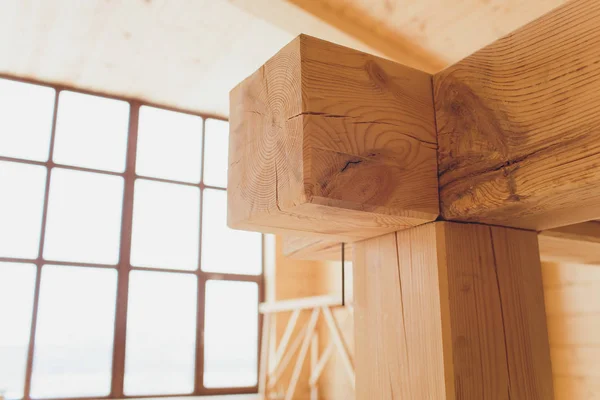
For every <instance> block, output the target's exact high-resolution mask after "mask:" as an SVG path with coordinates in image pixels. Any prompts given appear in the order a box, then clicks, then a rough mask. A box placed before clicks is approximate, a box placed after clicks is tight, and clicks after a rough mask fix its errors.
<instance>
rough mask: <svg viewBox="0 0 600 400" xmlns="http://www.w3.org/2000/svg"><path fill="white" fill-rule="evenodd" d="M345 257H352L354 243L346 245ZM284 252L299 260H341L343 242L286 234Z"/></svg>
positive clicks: (348, 258) (287, 255)
mask: <svg viewBox="0 0 600 400" xmlns="http://www.w3.org/2000/svg"><path fill="white" fill-rule="evenodd" d="M344 251H345V258H346V259H347V260H350V259H352V245H351V244H347V245H346V246H345V247H344ZM283 254H284V255H285V256H286V257H291V258H295V259H298V260H321V261H340V260H341V259H342V244H341V243H340V242H335V241H331V240H327V239H322V238H320V237H310V236H284V237H283Z"/></svg>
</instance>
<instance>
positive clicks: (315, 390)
mask: <svg viewBox="0 0 600 400" xmlns="http://www.w3.org/2000/svg"><path fill="white" fill-rule="evenodd" d="M318 361H319V335H318V333H317V332H315V333H313V337H312V339H311V340H310V375H311V376H312V374H313V373H314V372H315V369H316V368H317V362H318ZM309 386H310V400H319V387H318V386H317V383H316V382H315V383H309Z"/></svg>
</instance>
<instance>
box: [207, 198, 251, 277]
mask: <svg viewBox="0 0 600 400" xmlns="http://www.w3.org/2000/svg"><path fill="white" fill-rule="evenodd" d="M224 248H227V249H235V251H224ZM202 270H203V271H209V272H226V273H235V274H249V275H259V274H260V273H261V271H262V241H261V235H260V233H257V232H246V231H237V230H233V229H229V228H228V227H227V193H226V192H225V191H224V190H216V189H206V190H204V194H203V203H202Z"/></svg>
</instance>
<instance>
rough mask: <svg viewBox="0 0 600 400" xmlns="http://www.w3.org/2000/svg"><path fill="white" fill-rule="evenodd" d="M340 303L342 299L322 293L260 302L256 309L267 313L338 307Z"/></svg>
mask: <svg viewBox="0 0 600 400" xmlns="http://www.w3.org/2000/svg"><path fill="white" fill-rule="evenodd" d="M341 305H342V299H339V298H337V297H335V296H328V295H324V296H312V297H303V298H300V299H289V300H280V301H272V302H266V303H261V304H259V306H258V311H259V312H261V313H263V314H269V313H278V312H285V311H295V310H307V309H310V308H319V307H338V306H341Z"/></svg>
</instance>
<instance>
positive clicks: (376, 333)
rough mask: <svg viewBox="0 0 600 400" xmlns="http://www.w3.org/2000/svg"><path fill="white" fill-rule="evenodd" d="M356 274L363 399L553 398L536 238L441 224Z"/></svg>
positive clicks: (399, 236)
mask: <svg viewBox="0 0 600 400" xmlns="http://www.w3.org/2000/svg"><path fill="white" fill-rule="evenodd" d="M354 271H355V276H354V285H355V289H354V292H355V293H354V296H355V315H356V319H355V324H356V326H355V330H356V336H355V337H356V369H357V396H358V397H357V398H360V399H363V398H364V399H366V398H415V399H420V398H435V399H461V398H465V399H466V398H468V399H488V398H489V399H491V398H494V399H496V398H505V399H510V398H512V399H540V400H542V399H551V398H553V387H552V371H551V365H550V351H549V344H548V338H547V330H546V320H545V314H544V298H543V292H542V277H541V267H540V261H539V257H538V248H537V235H536V233H535V232H527V231H520V230H514V229H508V228H500V227H488V226H483V225H475V224H470V225H463V224H457V223H448V222H436V223H433V224H427V225H424V226H420V227H416V228H411V229H407V230H404V231H400V232H396V233H394V234H389V235H385V236H381V237H378V238H373V239H369V240H366V241H363V242H359V243H357V244H356V245H355V259H354ZM423 293H426V294H427V295H426V296H424V295H423Z"/></svg>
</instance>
